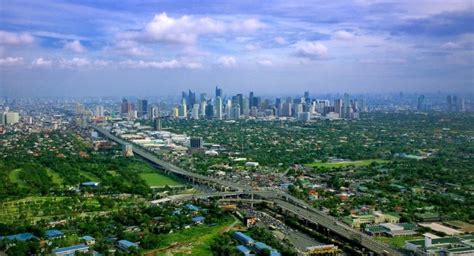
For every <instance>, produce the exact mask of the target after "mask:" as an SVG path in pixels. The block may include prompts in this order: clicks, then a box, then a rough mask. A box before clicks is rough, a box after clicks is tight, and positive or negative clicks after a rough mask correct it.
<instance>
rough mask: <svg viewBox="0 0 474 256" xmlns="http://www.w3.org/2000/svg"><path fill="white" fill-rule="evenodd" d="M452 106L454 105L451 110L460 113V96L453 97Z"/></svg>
mask: <svg viewBox="0 0 474 256" xmlns="http://www.w3.org/2000/svg"><path fill="white" fill-rule="evenodd" d="M451 104H452V107H451V110H453V111H456V112H458V111H459V109H458V96H456V95H455V96H453V102H452V103H451Z"/></svg>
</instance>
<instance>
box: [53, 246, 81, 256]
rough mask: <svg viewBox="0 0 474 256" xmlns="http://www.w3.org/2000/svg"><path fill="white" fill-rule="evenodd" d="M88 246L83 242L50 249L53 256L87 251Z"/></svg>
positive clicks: (69, 255)
mask: <svg viewBox="0 0 474 256" xmlns="http://www.w3.org/2000/svg"><path fill="white" fill-rule="evenodd" d="M88 251H89V246H87V245H85V244H78V245H73V246H68V247H62V248H58V249H55V250H53V251H52V254H53V255H55V256H74V255H76V253H78V252H83V253H85V252H88Z"/></svg>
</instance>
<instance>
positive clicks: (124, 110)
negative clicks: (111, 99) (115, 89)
mask: <svg viewBox="0 0 474 256" xmlns="http://www.w3.org/2000/svg"><path fill="white" fill-rule="evenodd" d="M128 107H129V105H128V100H127V99H125V98H124V99H122V111H121V113H122V114H128V111H129V108H128Z"/></svg>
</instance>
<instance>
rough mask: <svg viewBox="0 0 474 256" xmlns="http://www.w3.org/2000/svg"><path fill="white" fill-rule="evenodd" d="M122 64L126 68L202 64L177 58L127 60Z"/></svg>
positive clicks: (183, 66) (165, 67) (163, 67)
mask: <svg viewBox="0 0 474 256" xmlns="http://www.w3.org/2000/svg"><path fill="white" fill-rule="evenodd" d="M119 65H120V66H122V67H125V68H136V69H141V68H153V69H177V68H186V69H200V68H202V64H200V63H197V62H187V61H184V60H182V61H179V60H176V59H172V60H166V61H143V60H138V61H136V60H127V61H122V62H120V63H119Z"/></svg>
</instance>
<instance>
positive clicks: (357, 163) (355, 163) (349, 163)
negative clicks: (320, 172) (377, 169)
mask: <svg viewBox="0 0 474 256" xmlns="http://www.w3.org/2000/svg"><path fill="white" fill-rule="evenodd" d="M374 162H375V163H379V164H382V163H387V162H388V161H387V160H382V159H367V160H358V161H345V162H336V163H328V162H326V163H323V162H314V163H310V164H306V166H308V167H323V168H338V167H346V166H367V165H370V164H371V163H374Z"/></svg>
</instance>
